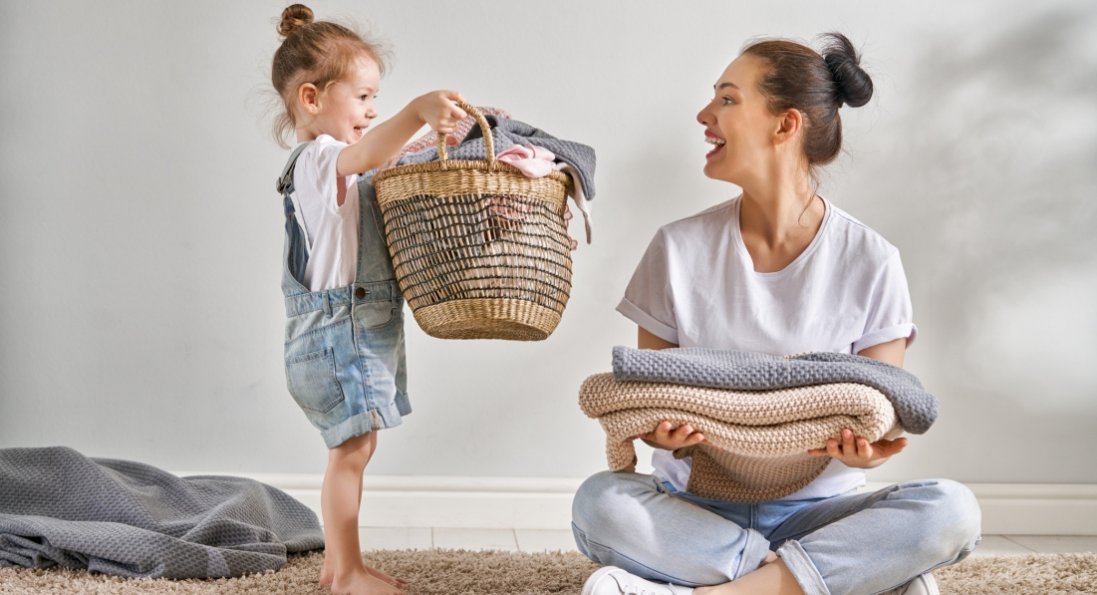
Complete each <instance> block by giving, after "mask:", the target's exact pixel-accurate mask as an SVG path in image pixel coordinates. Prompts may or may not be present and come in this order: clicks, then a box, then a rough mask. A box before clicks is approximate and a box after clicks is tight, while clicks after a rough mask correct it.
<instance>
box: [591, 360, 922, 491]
mask: <svg viewBox="0 0 1097 595" xmlns="http://www.w3.org/2000/svg"><path fill="white" fill-rule="evenodd" d="M579 406H580V407H581V408H582V410H583V412H584V413H586V414H587V415H588V416H590V417H592V418H596V419H598V421H599V422H600V423H601V424H602V428H603V429H604V430H605V431H606V458H607V460H608V462H609V467H610V469H612V470H614V471H622V470H629V471H631V470H632V469H634V468H635V465H636V450H635V449H634V448H633V440H634V439H635V438H636V437H637V436H639V435H641V434H645V433H647V432H650V431H652V430H653V429H654V428H655V426H656V425H657V424H658V423H659V422H661V421H663V420H668V421H670V422H671V423H673V424H675V425H681V424H687V423H688V424H690V425H692V426H693V427H694V428H695V429H697V430H699V431H700V432H701V433H703V434H704V435H705V442H703V443H702V444H699V445H697V446H695V447H692V448H688V449H682V450H681V451H677V452H675V456H678V457H684V456H690V457H692V459H693V462H692V471H691V472H690V477H689V483H688V485H687V486H686V489H687V490H688V491H689V492H691V493H693V494H696V495H698V496H701V497H704V498H718V499H721V500H730V501H736V502H760V501H764V500H772V499H775V498H780V497H782V496H787V495H789V494H791V493H793V492H795V491H796V490H798V489H800V488H802V487H804V486H805V485H807V484H808V483H810V482H811V481H812V480H813V479H815V478H816V477H818V476H819V474H820V473H822V472H823V469H824V468H826V466H827V463H828V462H829V461H830V459H829V458H828V457H812V456H810V455H808V453H807V451H808V449H809V448H820V447H823V446H825V444H826V440H827V438H830V437H834V436H838V434H839V433H840V432H841V430H842V429H843V428H850V429H851V430H853V432H854V433H855V434H857V435H859V436H864V437H865V438H868V439H869V441H872V442H874V441H876V440H879V439H880V438H884V437H887V438H891V437H895V436H898V435H899V434H900V433H901V432H902V428H901V427H900V426H899V425H898V422H897V419H896V416H895V410H894V408H893V407H892V405H891V402H890V401H888V399H887V397H885V396H884V395H883V394H882V393H881V392H880V391H878V390H876V389H874V388H871V387H868V386H864V385H861V384H821V385H815V386H806V387H800V388H789V389H779V390H767V391H736V390H723V389H714V388H704V387H696V386H684V385H680V384H663V383H655V382H624V381H618V380H616V379H615V378H614V376H613V374H611V373H606V374H595V375H594V376H591V377H589V378H587V379H586V381H584V382H583V385H582V387H581V388H580V389H579Z"/></svg>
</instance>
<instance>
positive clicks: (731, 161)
mask: <svg viewBox="0 0 1097 595" xmlns="http://www.w3.org/2000/svg"><path fill="white" fill-rule="evenodd" d="M764 65H765V63H764V62H763V61H762V60H760V59H759V58H756V57H754V56H750V55H742V56H739V57H738V58H736V59H735V60H734V61H733V62H732V63H731V64H729V65H728V67H727V69H725V70H724V73H723V74H722V75H720V78H719V79H718V80H717V81H716V84H715V85H713V91H714V95H713V98H712V101H710V102H709V103H708V105H706V106H705V107H704V109H702V110H701V111H700V113H698V114H697V121H698V122H700V123H701V125H703V126H704V127H705V141H706V142H708V143H710V144H711V145H713V148H712V150H711V151H709V153H708V154H707V155H706V156H705V175H706V176H708V177H710V178H713V179H716V180H725V181H728V182H731V183H733V184H739V185H742V181H743V180H745V179H749V178H751V177H753V176H754V175H757V174H760V173H762V172H764V167H763V166H764V163H765V161H764V159H765V157H766V155H767V154H768V153H770V152H771V151H772V148H773V133H774V132H775V131H776V130H777V128H778V126H779V118H778V117H777V116H776V115H775V114H773V113H772V112H770V110H769V103H768V100H767V98H766V97H765V96H764V95H763V94H762V92H761V91H760V90H759V88H758V79H759V78H760V77H761V75H762V69H763V67H764Z"/></svg>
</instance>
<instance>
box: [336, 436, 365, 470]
mask: <svg viewBox="0 0 1097 595" xmlns="http://www.w3.org/2000/svg"><path fill="white" fill-rule="evenodd" d="M376 446H377V433H376V432H370V433H368V434H362V435H361V436H355V437H353V438H349V439H348V440H347V441H346V442H343V443H342V444H340V445H339V446H336V447H335V448H333V449H331V450H330V451H328V463H329V464H331V465H346V466H350V467H363V468H364V467H365V466H366V463H367V462H368V461H369V459H370V457H371V456H372V455H373V451H374V449H375V448H376Z"/></svg>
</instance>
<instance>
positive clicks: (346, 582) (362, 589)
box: [331, 569, 404, 595]
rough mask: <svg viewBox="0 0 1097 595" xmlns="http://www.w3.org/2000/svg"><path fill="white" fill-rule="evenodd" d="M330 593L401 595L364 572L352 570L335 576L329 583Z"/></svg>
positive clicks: (396, 590) (395, 589) (385, 583)
mask: <svg viewBox="0 0 1097 595" xmlns="http://www.w3.org/2000/svg"><path fill="white" fill-rule="evenodd" d="M331 592H332V593H337V594H339V595H403V593H404V592H403V591H401V590H400V589H398V588H397V587H395V586H393V585H391V584H389V583H387V582H385V581H383V580H381V579H380V578H378V577H376V576H374V575H372V574H370V573H369V572H366V571H365V570H357V569H356V570H354V571H353V572H350V573H348V574H346V575H343V576H336V577H334V579H333V580H332V582H331Z"/></svg>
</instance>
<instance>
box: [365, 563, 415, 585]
mask: <svg viewBox="0 0 1097 595" xmlns="http://www.w3.org/2000/svg"><path fill="white" fill-rule="evenodd" d="M365 566H366V572H368V573H370V574H372V575H373V576H375V577H377V578H379V579H381V580H383V581H385V582H386V583H388V584H390V585H392V586H394V587H396V588H397V589H406V588H407V586H408V582H407V581H406V580H404V579H402V578H396V577H395V576H390V575H387V574H385V573H383V572H381V571H380V570H377V569H376V568H374V567H372V566H370V565H369V564H366V565H365Z"/></svg>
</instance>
